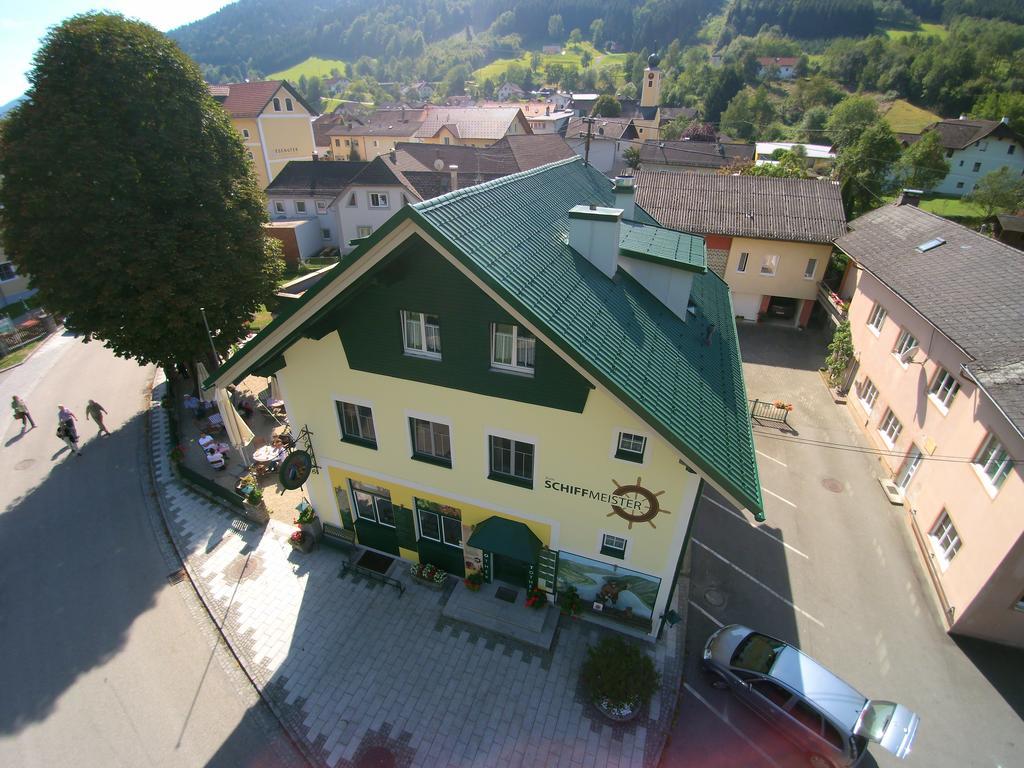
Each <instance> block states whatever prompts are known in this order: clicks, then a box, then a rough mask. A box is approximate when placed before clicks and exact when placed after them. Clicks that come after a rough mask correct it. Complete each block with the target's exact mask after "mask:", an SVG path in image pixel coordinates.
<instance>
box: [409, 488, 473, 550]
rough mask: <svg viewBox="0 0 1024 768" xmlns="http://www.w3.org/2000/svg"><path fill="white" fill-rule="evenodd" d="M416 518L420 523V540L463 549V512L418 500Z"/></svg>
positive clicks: (416, 501)
mask: <svg viewBox="0 0 1024 768" xmlns="http://www.w3.org/2000/svg"><path fill="white" fill-rule="evenodd" d="M415 504H416V516H417V518H418V519H419V523H420V538H422V539H429V540H430V541H436V542H438V543H444V544H447V545H448V546H450V547H457V548H459V549H461V548H462V512H461V510H458V509H455V508H454V507H442V506H441V505H439V504H435V503H433V502H429V501H425V500H423V499H418V498H417V499H416V500H415Z"/></svg>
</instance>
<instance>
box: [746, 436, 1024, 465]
mask: <svg viewBox="0 0 1024 768" xmlns="http://www.w3.org/2000/svg"><path fill="white" fill-rule="evenodd" d="M754 434H756V435H761V436H762V437H767V438H769V439H772V440H782V441H783V442H787V443H796V444H798V445H809V446H812V447H814V448H828V449H830V450H835V451H846V452H847V453H860V454H864V455H867V456H885V457H891V458H896V459H902V458H905V456H906V453H904V452H901V451H896V450H888V449H885V448H870V447H865V446H862V445H853V444H851V443H835V442H831V441H829V440H814V439H812V438H809V437H795V436H792V435H780V434H777V433H774V432H766V431H761V430H757V429H755V430H754ZM976 458H977V457H975V456H970V457H968V456H945V455H942V454H930V455H928V456H925V455H923V454H922V456H921V460H922V461H939V462H944V463H948V464H974V463H975V459H976ZM1009 462H1010V463H1011V464H1019V463H1021V462H1019V461H1018V460H1017V459H1009Z"/></svg>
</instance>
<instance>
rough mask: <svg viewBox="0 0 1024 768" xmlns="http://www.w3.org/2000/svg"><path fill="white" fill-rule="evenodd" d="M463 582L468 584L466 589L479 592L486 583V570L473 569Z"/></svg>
mask: <svg viewBox="0 0 1024 768" xmlns="http://www.w3.org/2000/svg"><path fill="white" fill-rule="evenodd" d="M462 583H463V584H465V585H466V589H468V590H469V591H470V592H478V591H479V590H480V587H481V586H483V583H484V572H483V571H473V572H472V573H471V574H469V575H468V576H466V578H464V579H463V580H462Z"/></svg>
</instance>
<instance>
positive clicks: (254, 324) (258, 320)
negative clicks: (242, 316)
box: [249, 306, 274, 333]
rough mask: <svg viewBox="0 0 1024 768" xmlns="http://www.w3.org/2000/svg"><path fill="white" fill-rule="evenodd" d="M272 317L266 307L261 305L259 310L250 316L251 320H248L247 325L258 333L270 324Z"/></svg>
mask: <svg viewBox="0 0 1024 768" xmlns="http://www.w3.org/2000/svg"><path fill="white" fill-rule="evenodd" d="M273 319H274V316H273V315H272V314H270V312H269V311H268V310H267V308H266V307H265V306H261V307H260V308H259V311H258V312H256V314H255V315H253V316H252V320H250V321H249V327H250V328H252V329H253V330H254V331H256V332H257V333H259V332H260V331H262V330H263V329H264V328H266V327H267V326H268V325H270V321H271V320H273Z"/></svg>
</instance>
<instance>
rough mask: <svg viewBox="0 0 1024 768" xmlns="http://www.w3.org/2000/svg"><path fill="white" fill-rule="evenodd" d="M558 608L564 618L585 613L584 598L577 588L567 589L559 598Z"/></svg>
mask: <svg viewBox="0 0 1024 768" xmlns="http://www.w3.org/2000/svg"><path fill="white" fill-rule="evenodd" d="M558 607H559V608H560V609H561V611H562V615H563V616H573V617H575V616H576V615H577V614H579V613H582V612H583V598H581V597H580V593H579V592H577V591H576V587H566V588H565V589H563V590H562V594H561V595H560V596H559V598H558Z"/></svg>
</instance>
